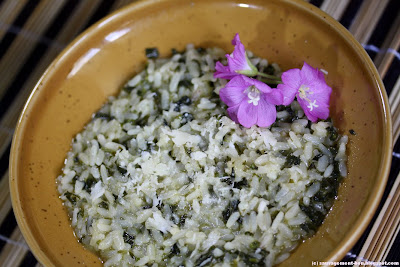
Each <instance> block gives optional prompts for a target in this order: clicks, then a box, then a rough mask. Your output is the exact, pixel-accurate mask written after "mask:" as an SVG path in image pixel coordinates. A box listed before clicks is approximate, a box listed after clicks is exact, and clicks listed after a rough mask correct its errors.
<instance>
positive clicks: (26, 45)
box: [0, 0, 400, 266]
mask: <svg viewBox="0 0 400 267" xmlns="http://www.w3.org/2000/svg"><path fill="white" fill-rule="evenodd" d="M131 2H134V1H133V0H0V266H35V265H36V266H41V264H40V263H38V262H37V260H36V259H35V257H34V255H33V254H32V253H31V252H30V250H29V247H28V246H27V244H26V242H25V241H24V238H23V236H22V234H21V232H20V231H19V228H18V226H17V223H16V221H15V217H14V214H13V211H12V208H11V200H10V194H9V188H8V161H9V153H10V146H11V139H12V135H13V131H14V128H15V125H16V123H17V120H18V116H19V114H20V112H21V110H22V107H23V105H24V103H25V101H26V99H27V98H28V96H29V94H30V92H31V90H32V89H33V87H34V86H35V84H36V82H37V81H38V79H39V78H40V76H41V75H42V74H43V72H44V70H45V69H46V67H47V66H48V65H49V64H50V63H51V61H52V60H53V59H54V58H55V57H56V56H57V55H58V54H59V53H60V52H61V51H62V49H63V48H64V47H65V46H66V45H67V44H68V43H69V42H71V41H72V40H73V39H74V38H75V37H76V36H77V35H78V34H79V33H81V32H82V31H83V30H85V29H86V28H88V27H89V26H90V25H92V24H93V23H95V22H96V21H98V20H99V19H101V18H103V17H104V16H106V15H107V14H109V13H110V12H112V11H114V10H116V9H119V8H121V7H123V6H125V5H127V4H129V3H131ZM309 2H310V3H311V4H313V5H315V6H317V7H319V8H321V9H322V10H324V11H325V12H327V13H328V14H330V15H331V16H333V17H334V18H335V19H337V20H338V21H339V22H340V23H342V25H343V26H345V27H346V28H347V29H348V30H349V31H350V32H351V33H352V34H353V35H354V36H355V37H356V39H357V40H358V41H359V42H360V43H361V44H362V45H363V46H364V48H365V49H366V51H367V52H368V54H369V55H370V57H371V59H372V60H373V61H374V63H375V65H376V67H377V69H378V71H379V74H380V75H381V77H382V80H383V82H384V84H385V87H386V91H387V93H388V95H389V96H391V97H392V98H393V97H394V96H396V95H398V94H399V87H400V79H399V74H400V54H399V46H400V0H311V1H309ZM399 172H400V143H399V142H397V143H395V146H394V152H393V159H392V167H391V172H390V177H389V181H388V184H387V187H386V191H385V195H384V197H383V199H382V202H381V204H380V207H379V208H378V211H377V213H376V215H375V218H374V219H373V221H372V222H371V224H370V226H369V227H368V229H367V230H366V231H365V233H364V234H363V236H362V237H361V238H360V240H359V241H358V242H357V244H356V245H355V246H354V247H353V249H352V250H351V251H349V252H348V253H347V255H346V256H345V258H344V259H343V262H347V263H349V262H352V261H354V260H356V259H357V260H364V261H368V260H371V261H375V259H370V258H365V255H366V254H364V253H363V251H364V250H365V249H366V248H367V247H368V246H369V243H368V242H369V240H370V239H369V238H370V237H371V236H372V235H374V234H375V232H374V231H372V233H371V229H373V226H374V223H375V222H376V218H377V217H378V216H379V212H380V211H381V210H382V207H383V206H384V204H385V201H386V200H387V199H388V195H389V192H390V190H391V189H392V186H393V185H394V184H395V183H396V180H398V179H400V175H399ZM399 217H400V216H399ZM391 227H393V229H399V227H400V226H399V222H398V220H397V223H395V224H393V225H392V226H391ZM386 238H391V239H392V241H393V242H388V243H389V245H388V246H386V248H385V249H386V253H385V255H384V256H383V257H381V258H380V261H387V262H397V263H398V262H399V261H400V235H399V234H398V231H397V232H396V231H394V233H393V234H392V235H391V236H389V237H386ZM310 266H311V263H310Z"/></svg>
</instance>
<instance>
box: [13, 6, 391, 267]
mask: <svg viewBox="0 0 400 267" xmlns="http://www.w3.org/2000/svg"><path fill="white" fill-rule="evenodd" d="M237 32H238V33H240V37H241V40H242V41H243V43H244V45H245V47H246V48H247V49H249V50H251V51H253V52H254V53H255V54H256V55H258V56H261V57H265V58H268V59H269V60H270V61H272V62H278V63H279V64H280V65H281V67H282V68H283V69H284V70H285V69H288V68H294V67H301V66H302V64H303V62H304V61H307V62H308V63H309V64H310V65H312V66H314V67H318V68H323V69H325V70H326V71H328V72H329V74H328V75H327V83H328V84H329V85H330V86H331V87H332V88H333V94H332V97H331V116H332V117H333V120H334V122H335V125H336V126H337V127H339V128H340V131H341V132H342V133H344V134H349V130H351V129H352V130H354V131H355V133H356V134H355V135H350V134H349V137H350V139H349V144H348V177H347V178H346V179H345V181H344V183H343V184H342V185H341V186H340V190H339V196H338V199H337V200H336V202H335V204H334V206H333V208H332V210H331V212H330V213H329V215H328V217H327V218H326V220H325V222H324V223H323V225H322V227H321V228H320V229H319V230H318V232H317V233H316V235H315V236H314V237H312V238H310V239H308V240H307V241H305V242H304V243H302V244H301V245H300V246H299V247H298V248H297V249H296V250H295V251H294V252H293V254H292V255H291V256H290V258H289V259H288V260H286V261H285V262H283V263H282V264H280V266H311V261H338V260H341V259H342V257H343V256H344V255H345V254H346V253H347V252H348V251H349V250H350V249H351V248H352V246H353V245H354V244H355V242H356V241H357V240H358V238H359V237H360V236H361V234H362V232H363V231H364V229H365V228H366V227H367V225H368V222H369V221H370V220H371V218H372V216H373V214H374V212H375V210H376V208H377V205H378V203H379V201H380V198H381V196H382V193H383V190H384V188H385V185H386V181H387V177H388V172H389V167H390V159H391V146H392V143H391V122H390V117H389V114H390V112H389V108H388V102H387V96H386V93H385V89H384V87H383V84H382V81H381V80H380V78H379V75H378V73H377V71H376V69H375V67H374V65H373V63H372V61H371V60H370V58H369V57H368V55H367V54H366V53H365V51H364V50H363V48H362V47H361V46H360V44H359V43H358V42H357V41H356V40H355V39H354V38H353V37H352V35H351V34H350V33H349V32H348V31H347V30H346V29H345V28H343V27H342V26H341V25H340V24H339V23H338V22H336V21H335V20H334V19H332V18H331V17H329V16H328V15H327V14H325V13H323V12H322V11H320V10H319V9H318V8H316V7H314V6H312V5H310V4H308V3H306V2H305V1H302V0H294V1H278V0H269V1H264V0H251V1H250V0H242V1H236V0H202V1H200V0H192V1H178V0H150V1H141V2H137V3H135V4H133V5H130V6H127V7H125V8H123V9H121V10H119V11H118V12H116V13H113V14H112V15H110V16H108V17H107V18H105V19H103V20H102V21H100V22H99V23H97V24H96V25H94V26H92V27H91V28H90V29H89V30H87V31H86V32H84V33H83V34H82V35H80V36H79V37H78V38H77V39H76V40H75V41H74V42H72V43H71V44H70V45H69V46H68V47H67V48H66V49H65V50H64V51H63V52H62V53H61V54H60V55H59V56H58V57H57V59H56V60H55V61H54V62H53V63H52V64H51V65H50V67H49V68H48V69H47V71H46V72H45V73H44V75H43V77H42V78H41V79H40V81H39V82H38V83H37V85H36V87H35V88H34V90H33V92H32V94H31V96H30V98H29V100H28V101H27V104H26V106H25V108H24V110H23V112H22V114H21V117H20V119H19V122H18V125H17V128H16V132H15V136H14V139H13V143H12V150H11V158H10V159H11V161H10V187H11V195H12V203H13V207H14V212H15V215H16V218H17V221H18V224H19V226H20V229H21V231H22V233H23V235H24V237H25V239H26V241H27V243H28V245H29V246H30V248H31V249H32V251H33V253H34V255H35V256H36V257H37V259H38V260H39V261H40V262H41V263H42V264H44V265H46V266H78V265H80V264H85V265H90V266H101V261H100V260H99V258H98V257H97V256H96V255H95V254H93V253H91V252H90V251H88V250H85V249H84V248H83V247H82V245H81V244H80V243H78V242H77V240H76V238H75V236H74V234H73V230H72V228H71V227H70V221H69V218H68V216H67V212H66V209H65V208H64V206H63V205H62V202H61V201H60V199H59V197H58V192H57V189H56V177H57V176H58V175H59V174H60V172H61V168H62V166H63V161H64V158H65V157H66V153H67V151H68V150H69V149H70V144H71V140H72V138H73V137H74V135H75V134H77V133H78V132H80V131H81V130H82V129H83V127H84V125H85V124H86V123H87V122H89V121H90V119H91V115H92V114H93V113H94V112H95V111H96V110H97V109H99V108H100V107H101V105H102V104H103V103H104V102H105V101H106V99H107V97H108V96H110V95H115V94H117V93H118V92H119V90H120V88H121V86H122V85H123V84H124V83H125V82H126V81H127V80H128V79H129V78H130V77H131V76H132V75H134V74H135V73H137V72H138V71H139V70H141V68H143V64H144V61H145V53H144V50H145V48H147V47H158V49H159V51H160V53H161V55H162V56H168V55H170V51H171V48H176V49H178V50H180V49H184V47H185V46H186V44H188V43H193V44H194V45H196V46H203V47H210V46H220V47H222V48H224V49H226V51H229V52H231V50H232V45H231V39H232V37H233V36H234V34H235V33H237Z"/></svg>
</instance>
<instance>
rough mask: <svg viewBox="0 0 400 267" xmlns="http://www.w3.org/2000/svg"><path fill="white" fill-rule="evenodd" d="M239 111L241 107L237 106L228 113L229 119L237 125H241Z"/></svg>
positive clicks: (228, 110)
mask: <svg viewBox="0 0 400 267" xmlns="http://www.w3.org/2000/svg"><path fill="white" fill-rule="evenodd" d="M238 109H239V105H236V106H233V107H230V108H228V109H227V110H226V111H227V112H228V116H229V118H231V120H233V121H234V122H235V123H238V124H239V121H238Z"/></svg>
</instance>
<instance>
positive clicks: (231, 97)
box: [219, 75, 248, 107]
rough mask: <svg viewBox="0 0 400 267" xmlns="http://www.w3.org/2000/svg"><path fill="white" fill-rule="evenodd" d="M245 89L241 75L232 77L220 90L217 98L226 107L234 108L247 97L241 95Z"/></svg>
mask: <svg viewBox="0 0 400 267" xmlns="http://www.w3.org/2000/svg"><path fill="white" fill-rule="evenodd" d="M247 87H248V85H247V83H246V82H245V81H244V80H243V75H240V76H236V77H233V78H232V80H230V81H229V82H228V83H227V84H226V85H225V87H223V88H221V90H220V91H219V97H220V98H221V100H222V101H223V102H224V103H225V104H226V105H227V106H228V107H232V106H236V105H238V104H240V103H241V102H242V101H243V100H244V99H246V98H247V95H246V94H244V93H243V92H244V90H246V89H247Z"/></svg>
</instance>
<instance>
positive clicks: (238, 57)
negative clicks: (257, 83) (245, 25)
mask: <svg viewBox="0 0 400 267" xmlns="http://www.w3.org/2000/svg"><path fill="white" fill-rule="evenodd" d="M232 44H233V45H234V46H235V48H234V50H233V53H232V54H230V55H229V54H226V58H227V59H228V66H224V65H222V63H221V62H219V61H218V62H217V64H216V65H215V70H216V72H215V73H214V77H215V78H222V79H232V78H233V77H235V76H237V75H239V74H244V75H247V76H255V75H257V73H258V70H257V68H256V67H255V66H254V65H253V64H252V63H251V62H250V60H249V59H248V57H247V55H246V50H245V49H244V45H243V44H242V43H241V42H240V38H239V34H238V33H237V34H236V35H235V37H234V38H233V40H232Z"/></svg>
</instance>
